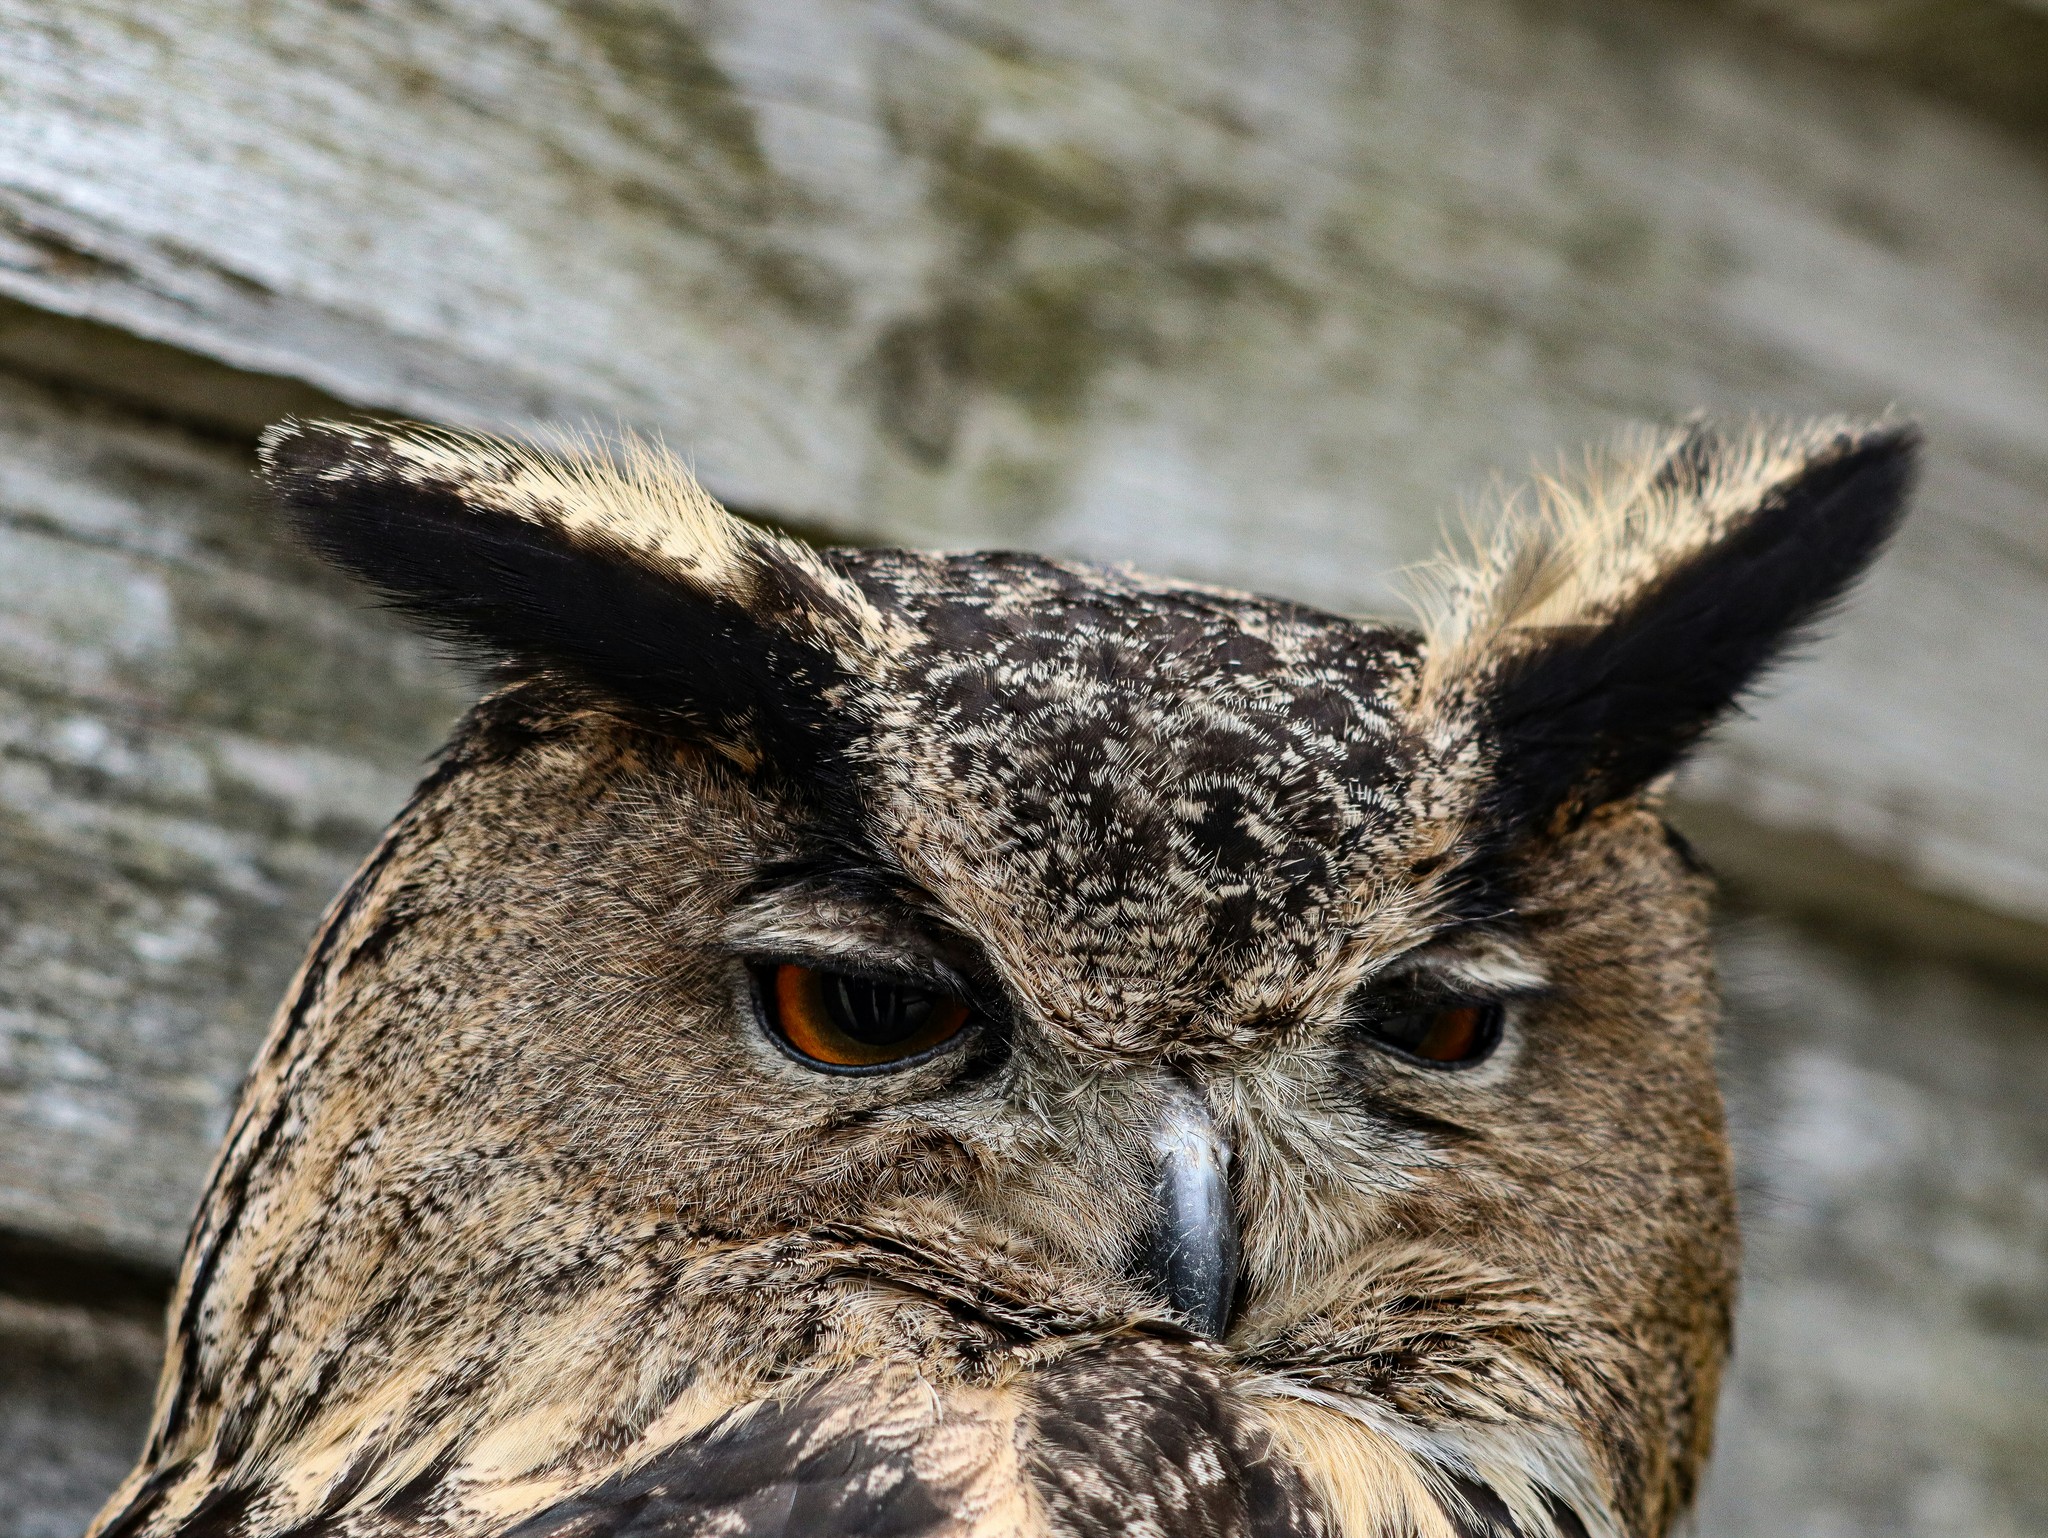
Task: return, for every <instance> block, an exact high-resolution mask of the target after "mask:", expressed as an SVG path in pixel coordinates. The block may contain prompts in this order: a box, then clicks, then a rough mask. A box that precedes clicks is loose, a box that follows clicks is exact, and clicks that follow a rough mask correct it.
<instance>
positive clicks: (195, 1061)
mask: <svg viewBox="0 0 2048 1538" xmlns="http://www.w3.org/2000/svg"><path fill="white" fill-rule="evenodd" d="M250 468H251V466H250V464H249V460H248V456H247V454H246V452H245V451H243V450H240V449H234V448H228V447H223V446H221V445H219V444H215V443H210V442H207V441H205V440H203V439H198V438H194V437H191V436H188V435H186V434H183V433H180V432H177V431H175V430H171V429H166V428H163V427H158V426H152V425H149V424H147V423H139V422H136V421H134V420H132V419H129V418H125V417H121V416H116V415H111V414H105V413H99V412H95V411H94V410H93V409H91V408H90V407H89V406H87V405H85V404H83V403H81V402H80V401H78V400H76V399H74V398H70V397H67V396H64V395H62V394H57V393H53V392H49V391H45V390H39V389H36V388H34V387H30V386H24V385H21V384H19V383H14V382H10V381H7V380H5V379H4V378H0V1228H11V1229H16V1230H22V1231H27V1232H30V1233H34V1234H38V1235H41V1236H45V1237H46V1238H48V1239H51V1240H54V1241H57V1242H61V1243H66V1244H69V1245H72V1246H74V1247H77V1248H80V1249H86V1250H98V1251H102V1252H112V1253H115V1254H120V1255H128V1256H133V1257H135V1258H137V1259H139V1260H142V1261H144V1262H146V1263H148V1264H151V1265H154V1266H157V1267H162V1266H166V1265H169V1264H171V1263H172V1262H174V1260H175V1258H176V1255H177V1251H178V1247H179V1244H180V1242H181V1241H182V1238H183V1233H184V1228H185V1224H186V1222H187V1220H188V1218H189V1216H190V1212H191V1207H192V1202H193V1200H194V1198H195V1197H196V1195H197V1194H198V1187H199V1181H200V1178H201V1176H202V1175H203V1174H204V1171H205V1168H206V1165H207V1162H208V1160H209V1159H210V1157H211V1154H212V1148H213V1145H214V1144H215V1143H216V1142H217V1141H218V1140H219V1138H220V1135H221V1133H222V1131H223V1130H224V1129H225V1126H226V1120H227V1113H228V1109H229V1106H230V1103H231V1101H232V1098H233V1095H234V1091H235V1087H236V1085H237V1084H238V1082H239V1081H240V1078H241V1075H242V1073H243V1071H244V1069H245V1068H246V1066H247V1064H248V1060H249V1057H250V1054H251V1053H252V1052H253V1050H254V1048H255V1044H256V1041H257V1039H258V1038H259V1037H260V1036H261V1034H262V1030H263V1026H264V1023H265V1021H266V1020H267V1019H268V1018H269V1016H270V1014H271V1011H272V1009H273V1007H274V1006H275V1004H276V1002H277V999H278V996H279V994H280V992H281V991H282V990H283V988H284V985H285V981H286V979H287V978H288V977H289V976H290V975H291V972H292V970H293V968H294V967H295V966H296V965H297V962H298V959H299V954H300V952H301V950H302V949H303V947H304V945H305V942H306V939H307V937H308V935H309V933H310V931H311V929H312V925H313V922H314V919H315V917H316V916H317V915H318V913H319V912H320V909H321V908H322V906H323V905H324V904H325V903H326V902H327V900H328V899H329V898H330V897H331V896H332V895H333V893H334V892H335V890H336V889H337V888H338V887H339V886H340V885H341V883H342V881H343V880H344V879H345V878H346V877H347V875H348V872H349V869H350V867H351V866H352V865H353V864H354V862H355V861H356V859H357V858H359V857H360V855H361V853H362V852H363V851H364V850H365V849H366V848H367V847H368V846H369V844H370V843H371V841H372V840H373V839H374V838H375V836H376V833H377V830H378V829H379V828H380V827H382V825H383V824H384V822H385V821H386V820H388V819H389V817H390V816H391V814H392V813H393V812H394V811H396V810H397V808H398V806H399V804H400V802H401V801H402V800H403V799H404V796H405V793H406V791H407V790H408V789H409V788H410V786H411V783H412V781H413V779H414V778H415V777H416V775H417V773H418V772H419V768H420V765H421V761H422V760H423V758H424V757H425V755H426V754H427V752H428V751H429V750H430V749H431V747H432V745H433V743H434V742H435V740H436V739H437V738H438V737H439V736H440V735H441V734H442V733H443V732H444V731H445V730H446V727H447V724H448V722H449V721H450V719H451V718H452V716H453V714H454V712H455V710H456V709H457V708H458V704H459V701H460V699H461V697H462V692H463V691H462V690H461V689H460V688H459V687H458V686H457V685H456V684H455V683H454V681H453V680H452V679H450V678H449V677H447V676H446V675H445V674H444V673H443V672H442V670H441V669H440V668H439V667H437V666H436V665H435V664H434V662H433V660H432V659H431V658H430V657H429V656H428V655H427V653H426V651H425V649H424V648H423V647H422V646H421V645H420V644H419V643H417V642H415V641H414V640H412V638H410V637H408V636H404V635H401V634H399V633H398V632H397V630H396V627H395V626H394V625H392V624H391V623H390V622H389V621H387V620H386V619H385V617H384V616H382V615H379V614H375V613H372V612H368V611H367V610H366V609H365V607H364V605H363V603H362V601H361V599H360V598H359V597H358V596H357V595H356V594H354V593H352V592H349V591H347V590H346V589H344V588H343V586H342V585H341V584H340V583H339V582H338V581H336V580H334V579H331V578H330V577H329V576H328V575H327V574H326V573H325V572H324V571H322V570H320V569H319V568H317V567H316V566H314V564H313V563H312V562H311V561H310V560H309V559H307V558H304V557H300V556H298V555H296V554H295V553H294V552H292V551H290V550H289V549H287V548H286V547H285V546H284V545H283V543H282V541H280V540H279V539H278V537H277V533H276V530H275V529H274V527H273V526H272V520H271V518H270V515H269V514H268V512H267V511H265V510H264V509H263V508H262V507H261V506H260V505H259V504H258V501H257V498H256V496H255V494H254V493H255V486H254V482H253V478H252V477H251V475H250Z"/></svg>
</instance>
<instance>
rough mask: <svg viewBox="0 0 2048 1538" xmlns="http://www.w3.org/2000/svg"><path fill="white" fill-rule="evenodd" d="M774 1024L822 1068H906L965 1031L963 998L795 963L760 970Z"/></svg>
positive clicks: (969, 1014)
mask: <svg viewBox="0 0 2048 1538" xmlns="http://www.w3.org/2000/svg"><path fill="white" fill-rule="evenodd" d="M761 1003H762V1006H763V1008H764V1010H765V1012H766V1013H767V1016H768V1026H769V1029H770V1030H772V1031H773V1032H774V1033H775V1036H776V1039H777V1040H779V1041H780V1042H781V1043H782V1044H783V1045H784V1046H785V1047H787V1048H788V1049H789V1050H790V1052H791V1053H793V1054H794V1055H795V1056H797V1057H799V1058H801V1059H803V1060H804V1061H805V1062H808V1063H811V1064H813V1065H815V1066H817V1067H820V1068H830V1069H835V1070H837V1071H839V1072H841V1073H862V1072H870V1071H874V1070H877V1069H882V1068H895V1067H901V1066H904V1065H906V1064H908V1063H910V1062H912V1061H914V1060H916V1059H919V1058H922V1057H925V1056H926V1055H928V1054H929V1053H932V1052H935V1051H937V1050H938V1049H939V1048H940V1047H942V1046H944V1045H945V1044H946V1043H947V1042H949V1041H951V1040H952V1039H953V1038H954V1037H956V1036H958V1035H959V1034H960V1033H961V1032H962V1031H963V1030H965V1029H966V1028H967V1025H968V1022H969V1021H970V1020H972V1019H973V1016H974V1012H973V1010H972V1009H970V1008H969V1007H968V1005H967V1003H966V1001H965V1000H963V999H957V998H954V997H953V996H952V995H951V994H947V993H940V992H938V991H937V990H935V989H930V988H920V987H918V986H916V985H915V984H911V983H898V982H881V981H877V980H876V979H874V978H868V977H851V976H849V975H847V974H846V973H844V972H828V971H826V970H825V969H823V968H822V967H802V966H796V965H794V964H791V963H784V964H783V965H781V966H773V967H767V968H764V969H763V973H762V978H761Z"/></svg>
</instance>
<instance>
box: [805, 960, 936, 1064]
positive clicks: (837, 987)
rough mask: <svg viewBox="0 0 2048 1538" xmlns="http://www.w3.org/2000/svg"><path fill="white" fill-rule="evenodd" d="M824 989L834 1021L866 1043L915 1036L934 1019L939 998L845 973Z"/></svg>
mask: <svg viewBox="0 0 2048 1538" xmlns="http://www.w3.org/2000/svg"><path fill="white" fill-rule="evenodd" d="M824 992H825V1010H826V1013H827V1014H828V1015H829V1016H830V1017H831V1020H832V1024H833V1025H834V1026H836V1027H837V1028H838V1029H840V1030H841V1031H844V1032H845V1033H846V1034H847V1035H848V1036H851V1037H852V1038H853V1039H854V1040H855V1041H857V1042H859V1043H860V1044H861V1045H862V1046H867V1047H889V1046H894V1045H895V1044H896V1043H897V1042H899V1041H905V1040H908V1039H909V1038H910V1037H912V1036H915V1035H916V1034H917V1033H918V1032H919V1031H921V1030H923V1029H924V1028H925V1026H926V1025H928V1024H929V1023H930V1022H931V1017H932V1009H933V1007H934V1006H935V1005H936V1004H937V1002H938V1000H937V998H936V997H935V996H934V995H932V994H929V993H926V992H924V991H922V990H921V989H917V988H905V987H903V986H901V985H900V984H897V983H876V982H869V981H868V980H867V979H865V978H860V977H847V976H845V975H844V974H840V975H837V976H834V977H832V978H831V979H830V981H828V982H827V983H826V985H825V990H824Z"/></svg>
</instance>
